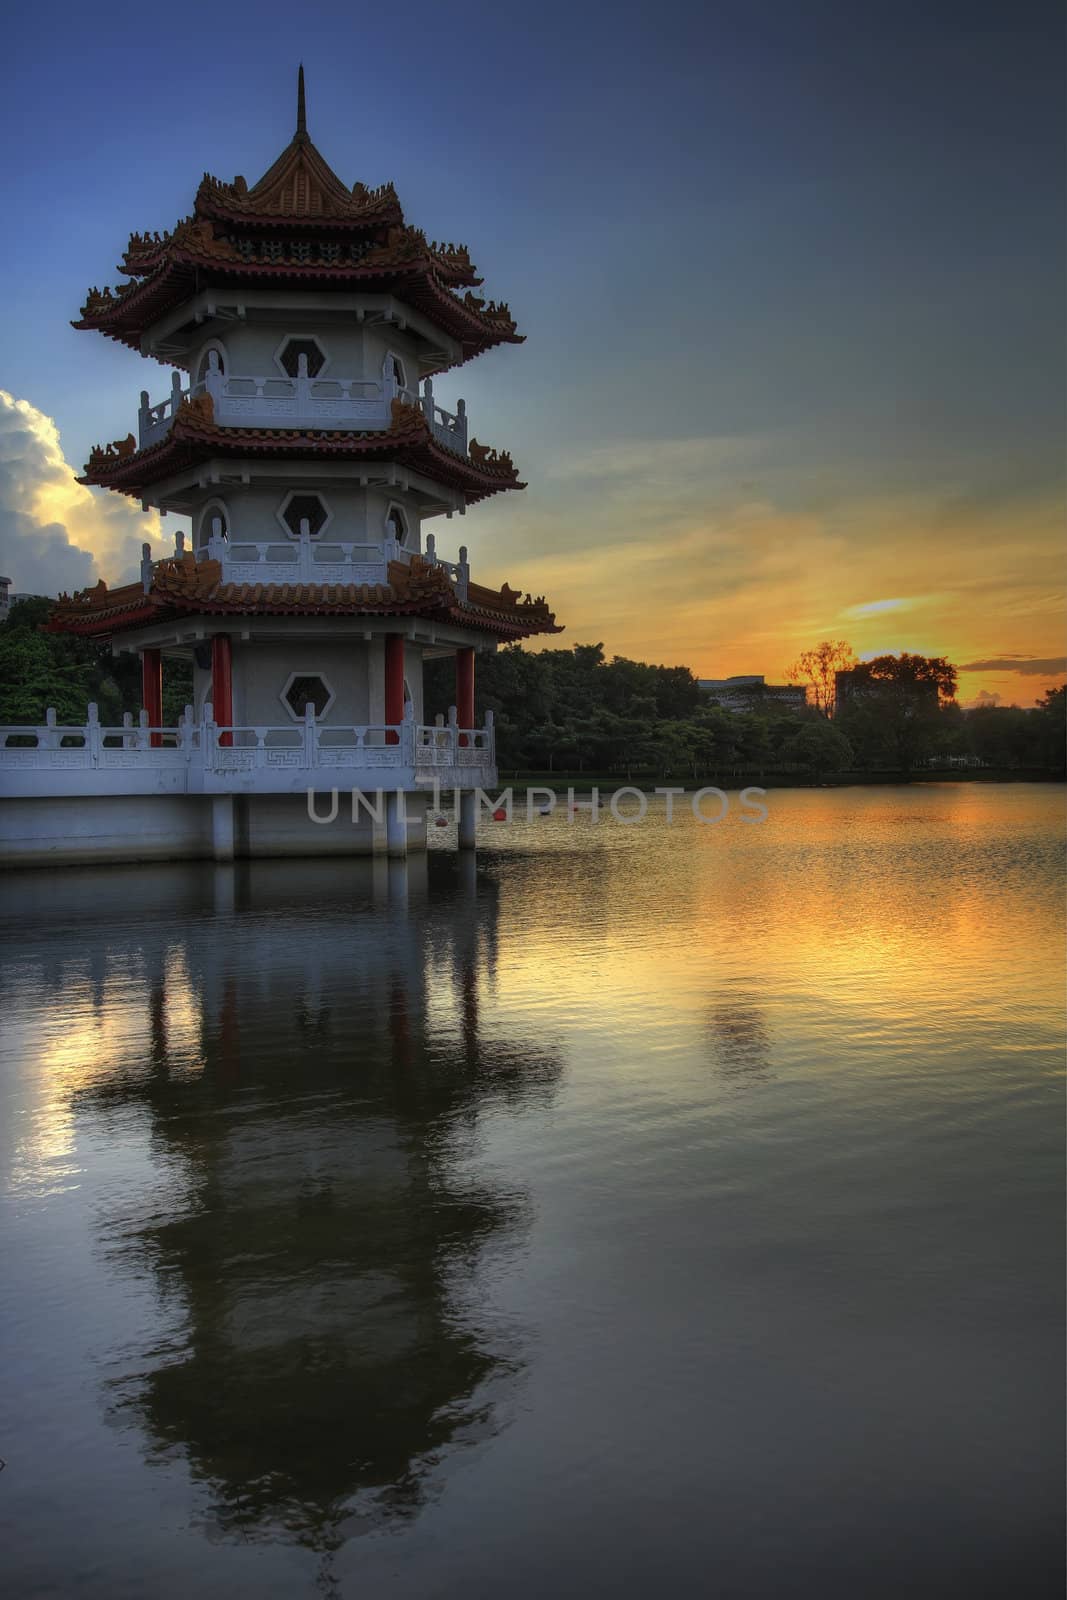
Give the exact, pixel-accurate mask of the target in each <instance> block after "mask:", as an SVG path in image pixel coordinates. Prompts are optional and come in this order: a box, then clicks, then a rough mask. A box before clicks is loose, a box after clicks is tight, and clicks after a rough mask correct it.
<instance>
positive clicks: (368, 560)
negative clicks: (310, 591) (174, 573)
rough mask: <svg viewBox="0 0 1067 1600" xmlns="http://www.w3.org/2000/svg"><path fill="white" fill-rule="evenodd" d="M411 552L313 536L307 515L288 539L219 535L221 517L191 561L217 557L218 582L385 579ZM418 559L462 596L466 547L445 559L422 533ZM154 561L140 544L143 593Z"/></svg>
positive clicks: (388, 543)
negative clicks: (392, 564) (438, 570)
mask: <svg viewBox="0 0 1067 1600" xmlns="http://www.w3.org/2000/svg"><path fill="white" fill-rule="evenodd" d="M184 553H185V534H184V533H183V532H182V531H180V530H179V531H178V532H177V533H176V534H175V536H174V555H175V558H176V559H178V560H180V559H181V558H182V556H183V555H184ZM412 554H413V552H412V551H411V550H408V549H405V547H404V546H403V545H401V544H400V543H399V541H398V540H396V539H393V538H388V539H383V540H382V542H381V543H380V544H368V543H358V542H356V541H354V540H348V539H321V540H320V539H315V538H313V537H312V535H311V529H310V524H309V523H308V520H307V518H306V517H305V518H302V519H301V522H300V533H299V534H298V536H297V537H296V538H289V539H269V540H262V541H258V540H254V539H231V538H229V537H228V536H227V535H226V534H224V533H223V528H222V519H221V517H215V518H214V519H213V520H212V527H211V533H210V535H209V536H208V538H207V539H206V541H205V542H204V543H203V544H202V545H201V546H200V547H199V549H198V550H197V551H196V559H197V561H208V560H210V561H217V562H218V563H219V564H220V566H221V567H222V581H223V583H330V584H346V583H352V584H359V583H370V584H374V583H388V581H389V563H390V562H391V561H403V562H410V561H411V558H412ZM424 559H425V560H427V561H429V562H430V563H431V564H432V565H433V566H437V567H442V568H443V569H444V570H445V572H447V573H448V576H449V577H450V578H451V579H452V581H453V583H454V584H455V586H456V594H457V596H458V597H459V599H460V600H466V598H467V593H468V586H469V584H470V562H469V560H468V559H467V547H466V545H460V547H459V560H458V561H448V560H446V559H445V558H444V557H442V556H439V555H438V554H437V545H436V541H435V539H434V536H433V534H432V533H430V534H427V536H426V550H425V556H424ZM156 565H157V563H156V562H155V561H154V560H153V558H152V548H151V546H150V545H147V544H145V545H142V546H141V582H142V583H143V585H144V589H145V593H146V594H147V593H148V590H149V589H150V588H151V584H152V575H153V573H154V571H155V568H156Z"/></svg>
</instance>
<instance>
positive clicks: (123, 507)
mask: <svg viewBox="0 0 1067 1600" xmlns="http://www.w3.org/2000/svg"><path fill="white" fill-rule="evenodd" d="M160 538H161V535H160V525H159V519H158V517H157V516H156V514H155V513H154V512H152V513H150V514H147V515H146V514H145V513H144V512H142V510H141V508H140V505H139V504H138V503H137V502H136V501H134V500H129V499H127V497H126V496H125V495H118V494H112V493H111V492H110V491H108V490H105V489H87V488H85V486H84V485H83V484H80V483H78V482H77V481H76V477H75V470H74V468H73V467H72V466H71V465H70V463H69V462H68V461H67V460H66V458H65V456H64V455H63V447H62V445H61V444H60V439H59V429H58V428H57V427H56V425H55V423H54V422H53V420H52V418H51V417H49V416H46V415H45V413H44V412H43V411H38V409H37V407H36V406H32V405H31V404H30V403H29V401H28V400H17V399H16V398H15V397H14V395H11V394H8V393H7V392H6V391H5V390H3V389H0V572H2V573H3V574H4V576H5V577H7V578H10V579H11V583H12V589H13V590H14V591H15V592H20V593H28V594H58V593H59V592H60V590H64V589H65V590H69V591H73V590H75V589H82V588H84V587H85V586H86V585H87V584H90V583H95V582H96V580H97V578H106V579H107V581H108V583H112V584H113V583H120V582H125V581H127V580H129V579H132V578H134V577H135V576H136V574H137V570H138V565H139V563H140V559H141V545H142V543H143V542H144V541H145V540H146V539H147V540H148V541H149V542H150V543H154V544H155V545H156V546H157V548H158V545H159V543H160Z"/></svg>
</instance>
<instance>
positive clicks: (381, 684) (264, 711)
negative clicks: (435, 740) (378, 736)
mask: <svg viewBox="0 0 1067 1600" xmlns="http://www.w3.org/2000/svg"><path fill="white" fill-rule="evenodd" d="M299 620H300V619H298V618H293V621H294V623H297V622H299ZM214 621H215V622H216V624H217V626H218V631H219V632H224V631H226V624H227V622H231V621H232V635H233V716H234V726H235V727H268V728H284V727H288V726H290V725H291V726H293V727H297V726H299V723H300V719H299V718H297V717H293V716H291V714H290V713H289V711H287V709H286V707H285V705H284V704H283V703H282V699H281V695H282V692H283V691H284V689H285V686H286V684H287V683H288V681H289V678H290V676H291V675H292V674H293V673H300V674H304V673H307V674H314V673H318V674H320V675H321V676H322V677H323V678H324V679H325V680H326V682H327V684H328V685H329V687H330V688H331V689H332V690H333V692H334V696H335V699H334V701H333V704H332V705H331V706H330V707H329V709H328V710H327V712H326V714H325V716H323V717H320V718H319V721H320V722H321V723H322V725H323V726H325V727H330V726H331V725H332V726H334V727H364V726H367V725H368V724H369V725H371V726H374V725H375V724H377V723H381V722H384V720H385V640H384V638H383V637H382V636H380V635H379V636H378V637H376V638H372V639H366V640H365V639H353V638H351V637H348V638H332V639H331V638H323V639H318V640H316V639H307V638H303V639H301V638H292V639H272V640H270V641H263V642H257V641H256V640H255V638H253V639H251V640H247V641H245V640H242V639H241V638H240V631H241V629H242V628H246V627H248V625H249V622H250V621H251V622H252V625H253V626H254V619H249V618H245V617H234V618H232V619H228V618H221V617H220V618H217V619H214ZM164 670H165V669H164ZM404 678H405V681H406V683H407V686H408V692H409V693H410V695H411V702H412V707H413V710H414V716H415V721H416V722H421V721H422V718H423V696H422V647H421V646H420V645H417V644H411V643H408V644H406V645H405V648H404ZM193 688H194V693H195V702H194V709H195V711H196V714H197V716H198V717H199V715H200V713H201V711H202V710H203V706H204V701H205V700H207V699H209V698H210V695H211V672H210V669H205V668H201V667H194V670H193Z"/></svg>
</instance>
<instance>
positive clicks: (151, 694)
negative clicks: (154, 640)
mask: <svg viewBox="0 0 1067 1600" xmlns="http://www.w3.org/2000/svg"><path fill="white" fill-rule="evenodd" d="M141 704H142V705H143V706H144V708H145V710H146V711H147V712H148V726H149V727H150V728H159V727H162V725H163V655H162V652H161V651H159V650H142V651H141ZM150 743H151V745H152V748H153V749H155V750H158V749H159V747H160V745H161V744H162V743H163V735H162V734H160V733H153V734H152V735H151V736H150Z"/></svg>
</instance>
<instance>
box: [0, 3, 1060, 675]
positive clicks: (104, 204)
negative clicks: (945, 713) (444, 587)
mask: <svg viewBox="0 0 1067 1600" xmlns="http://www.w3.org/2000/svg"><path fill="white" fill-rule="evenodd" d="M1062 34H1063V20H1062V12H1061V8H1060V7H1059V6H1054V5H1052V4H1047V5H1046V4H1034V3H1025V0H1024V3H1023V4H1021V5H1015V6H1012V7H1010V8H1009V7H1006V6H1004V5H996V6H994V5H986V4H967V5H964V4H938V3H937V0H933V3H931V4H926V5H916V4H910V3H906V0H899V3H896V4H892V5H887V4H879V3H875V4H864V5H854V4H818V3H814V4H778V3H775V4H771V3H759V0H756V3H751V4H745V5H721V4H710V5H704V6H696V5H685V4H677V3H672V0H667V3H665V4H658V5H655V6H653V5H651V4H645V5H625V4H623V5H609V4H602V3H600V0H595V3H592V4H587V5H583V4H571V5H554V4H549V5H543V6H540V7H538V8H537V9H536V10H533V9H527V8H521V9H520V8H518V7H508V6H505V7H500V6H499V5H497V6H487V5H480V4H472V5H464V6H462V7H455V6H444V5H427V4H424V3H422V0H417V3H409V4H408V5H406V6H405V7H403V8H402V9H401V8H392V7H390V8H386V7H378V8H369V7H362V8H351V7H348V6H339V5H333V4H330V5H312V6H310V7H308V8H306V9H302V10H300V11H297V10H296V9H295V8H293V7H291V6H285V7H283V6H281V5H276V4H273V3H270V0H268V3H265V4H260V5H256V6H250V5H244V4H238V5H236V6H230V7H227V8H225V9H224V8H216V7H208V6H206V5H199V4H195V3H193V4H185V5H183V6H182V7H180V8H178V7H162V6H154V7H153V6H150V5H140V6H137V7H133V6H128V5H122V4H120V5H118V6H114V7H109V8H107V9H106V10H105V11H104V12H99V13H86V12H85V11H83V10H82V9H81V8H79V9H77V10H75V9H74V8H73V7H72V6H62V5H55V4H49V3H45V4H41V5H36V6H34V7H33V8H28V9H27V10H26V11H25V12H24V13H22V14H21V15H20V17H19V22H18V32H17V36H16V37H15V39H14V40H13V42H12V47H11V49H10V52H9V54H8V57H7V61H6V68H5V69H6V77H7V83H6V85H5V93H4V96H3V100H2V102H0V106H2V116H3V119H4V121H5V122H6V123H7V127H6V128H5V130H4V131H5V136H6V141H7V148H8V151H9V160H8V163H7V177H6V187H7V191H8V193H7V196H6V213H7V216H8V219H9V229H8V248H7V250H6V252H5V255H4V259H3V262H2V272H3V278H4V283H3V292H4V304H5V307H6V309H7V323H6V329H5V332H6V339H5V360H4V366H3V370H2V372H0V385H2V387H3V388H4V389H5V390H6V391H7V392H8V393H9V394H10V395H12V396H13V397H15V399H16V400H19V401H24V402H28V403H29V406H30V407H31V408H34V409H35V411H36V412H39V413H41V414H42V415H43V417H45V418H50V419H52V420H53V421H54V423H55V424H56V426H57V427H58V430H59V439H60V448H61V451H62V455H63V458H64V459H65V460H66V461H67V462H69V463H73V464H74V465H75V466H78V465H80V463H81V462H82V461H84V459H85V458H86V455H87V453H88V449H89V447H90V445H91V444H93V443H95V442H96V441H97V440H98V439H105V438H114V437H119V436H120V435H123V434H125V433H126V432H127V431H128V430H129V429H130V428H131V427H132V426H133V413H134V411H135V409H136V404H137V395H138V392H139V390H140V389H141V388H142V387H143V386H145V385H146V384H147V386H148V387H149V388H150V390H151V392H152V394H153V397H155V396H157V395H158V396H162V395H163V394H164V393H165V391H166V388H167V384H168V379H167V374H166V372H165V371H164V369H162V368H160V367H157V366H156V365H155V364H154V363H153V364H152V365H151V367H149V366H148V365H147V364H146V363H142V362H141V361H140V360H139V359H138V358H137V357H136V356H135V355H133V354H132V353H131V352H128V351H124V350H122V349H120V348H118V347H117V346H114V345H112V344H110V343H109V342H107V341H105V340H102V339H100V338H98V337H94V336H91V335H88V334H76V333H74V332H73V330H71V329H70V327H69V320H70V318H71V317H73V316H76V315H77V311H78V307H79V305H80V304H81V302H82V299H83V298H84V293H85V290H86V288H87V287H88V285H89V284H91V283H96V284H102V283H104V282H112V283H113V282H115V281H116V279H117V273H116V271H115V263H116V262H117V260H118V259H119V256H120V255H121V252H122V248H123V246H124V244H125V241H126V238H127V236H128V234H129V232H130V231H131V230H133V229H135V228H136V229H150V228H157V227H158V228H165V227H169V226H171V225H173V223H174V222H175V221H176V220H177V219H178V218H179V217H180V216H182V215H184V214H186V213H187V212H188V210H189V209H190V207H191V203H192V198H193V194H194V192H195V189H196V185H197V183H198V181H199V178H200V176H201V174H202V173H203V172H204V171H205V170H208V171H211V172H213V173H215V174H216V175H218V176H221V177H224V178H232V177H233V175H234V174H235V173H238V172H240V173H243V174H244V175H245V176H246V177H247V178H248V179H249V181H254V180H255V178H257V177H258V176H259V175H260V174H261V173H262V171H263V170H264V169H265V168H266V167H267V166H268V165H269V164H270V162H271V161H272V160H273V158H274V157H275V156H276V155H277V154H278V152H279V151H280V149H281V148H282V147H283V145H284V144H285V143H286V142H287V140H288V139H289V137H290V135H291V133H292V127H293V122H294V100H295V70H296V64H297V62H298V61H299V60H302V61H303V62H304V65H305V70H306V73H307V79H308V107H309V129H310V132H311V135H312V138H313V139H314V140H315V142H316V144H317V145H318V147H319V148H320V150H321V151H322V152H323V154H324V155H325V156H326V158H327V160H328V161H330V163H331V164H332V165H333V166H334V168H335V169H336V170H337V171H338V172H339V173H340V175H341V176H342V177H344V178H345V179H346V181H348V182H352V181H353V180H355V179H356V178H360V179H362V180H363V181H365V182H367V183H369V184H374V183H378V182H381V181H383V180H384V179H392V181H393V182H394V183H395V184H396V186H397V189H398V191H399V194H400V198H401V201H402V203H403V205H404V208H405V211H406V213H407V216H408V219H409V220H410V221H412V222H414V223H416V224H417V225H419V226H421V227H423V228H424V229H425V230H426V232H427V234H428V235H430V236H431V237H438V238H448V239H456V240H461V241H464V242H466V243H468V244H469V245H470V247H471V251H472V255H473V257H474V259H475V261H476V262H477V263H478V265H479V267H480V268H481V270H482V271H483V272H484V274H485V278H486V287H487V290H488V292H490V293H492V294H495V295H498V296H502V297H503V298H506V299H508V300H509V301H510V303H511V306H512V310H513V311H514V313H515V314H516V315H517V317H518V319H519V323H520V327H521V328H522V329H523V331H524V332H526V333H527V335H528V342H527V343H526V344H525V345H524V346H521V347H519V348H517V349H508V350H502V351H498V352H494V353H491V354H490V355H489V356H487V357H483V358H481V359H480V360H479V361H478V362H476V363H474V364H472V365H471V366H470V367H469V368H467V369H464V370H463V371H461V372H460V373H457V374H453V375H450V376H449V378H448V379H447V380H444V381H443V382H442V383H441V384H440V385H439V387H440V389H441V392H442V397H443V398H446V399H447V398H449V397H450V396H454V395H458V394H463V395H465V397H466V398H467V401H468V406H469V409H470V412H471V416H472V424H473V427H474V431H475V432H476V433H477V434H478V435H479V436H480V437H482V438H486V439H488V440H489V442H491V443H494V444H499V445H503V446H506V447H508V448H510V449H511V450H512V451H513V453H514V454H515V456H516V459H517V460H518V461H519V463H520V465H521V466H522V468H523V471H524V475H526V476H528V477H529V480H530V489H529V490H528V491H527V493H526V495H525V496H522V497H513V498H512V499H511V500H510V501H509V502H508V503H505V504H500V505H497V504H491V505H489V506H486V507H483V508H479V509H478V510H477V511H476V512H475V513H473V514H472V515H471V517H469V518H468V519H467V521H466V524H465V528H464V534H465V536H466V537H467V538H468V540H469V543H470V545H471V550H472V558H473V559H474V561H475V563H476V567H477V570H478V572H479V575H484V576H485V577H486V578H489V579H494V580H496V579H504V578H506V579H508V580H509V581H511V582H516V581H518V582H521V584H522V586H523V587H535V588H536V589H537V590H538V591H541V590H547V591H548V593H549V595H550V598H551V599H552V600H553V601H554V603H555V604H556V605H557V607H558V609H559V612H560V615H561V618H562V619H563V620H564V621H565V622H567V623H568V633H567V634H566V635H565V636H564V639H570V640H579V639H581V640H588V639H592V638H601V639H604V641H605V643H606V644H607V647H608V649H609V650H619V651H621V652H625V653H627V654H631V655H643V656H645V657H647V658H649V659H657V660H680V661H685V662H687V663H688V664H691V665H693V666H694V667H696V668H697V669H698V670H699V671H701V672H702V673H706V674H709V675H710V674H712V673H718V672H720V671H746V670H752V671H758V670H765V671H767V672H768V674H769V675H775V674H777V673H779V672H780V671H781V670H782V668H783V667H784V665H785V664H787V662H788V661H789V660H791V659H792V658H793V657H794V656H795V655H796V654H797V653H798V650H799V649H800V648H803V647H804V645H806V644H808V643H812V642H815V640H816V639H817V638H819V637H824V636H826V635H827V634H830V635H832V636H845V637H853V638H854V642H855V643H856V645H857V648H859V649H862V650H863V651H864V653H868V652H869V651H871V650H876V649H882V648H885V649H894V648H924V649H927V650H931V651H933V650H937V652H938V653H940V652H941V651H942V650H945V651H948V652H949V653H954V657H955V659H958V660H960V661H961V662H964V658H968V659H970V658H973V659H974V660H981V661H983V662H990V661H1003V662H1005V663H1010V662H1012V661H1015V662H1026V661H1027V660H1030V659H1034V660H1037V659H1046V658H1055V657H1057V656H1059V655H1060V654H1062V650H1063V636H1062V626H1061V615H1062V587H1063V573H1062V565H1061V559H1060V556H1059V551H1058V541H1057V538H1056V534H1055V528H1056V525H1057V519H1058V516H1059V508H1060V503H1061V495H1062V487H1061V477H1062V444H1061V440H1062V429H1063V362H1062V355H1061V353H1060V352H1061V341H1062V334H1063V311H1062V304H1061V292H1062V291H1061V283H1062V265H1063V210H1064V208H1063V193H1062V186H1063V171H1062V153H1061V152H1062V140H1063V90H1062V85H1061V77H1062V57H1063V38H1062ZM23 415H24V414H23ZM31 431H32V430H31ZM24 432H25V428H21V431H20V429H19V428H16V429H15V433H16V434H17V435H18V437H19V438H20V439H21V437H22V433H24ZM20 448H22V445H20V444H17V443H16V444H14V445H12V446H11V447H10V450H14V451H15V452H16V453H17V451H18V449H20ZM10 450H9V454H10ZM31 453H32V451H31ZM26 470H27V471H29V470H30V468H29V467H27V469H26ZM50 470H58V469H56V468H55V463H54V461H53V463H52V469H50ZM25 475H26V474H25V473H23V474H22V476H23V478H24V477H25ZM16 476H18V474H16ZM28 506H29V502H28V501H27V500H26V499H25V496H23V499H22V501H20V502H19V503H18V505H17V506H15V507H14V514H15V516H16V520H17V522H18V535H19V539H18V540H17V541H16V542H15V544H14V546H10V534H9V548H10V553H8V552H7V551H5V552H4V553H3V554H2V555H0V561H2V562H3V563H4V570H5V571H10V570H11V566H12V563H13V562H14V561H17V559H18V554H19V551H21V550H24V549H25V544H24V542H20V541H24V540H25V538H26V537H27V536H32V528H33V519H34V516H35V515H36V516H37V517H38V520H40V512H39V508H38V511H37V512H34V511H32V509H28ZM54 509H55V508H54V507H52V510H53V511H54ZM115 515H116V513H114V512H111V513H109V520H110V524H111V525H112V526H113V525H114V522H115ZM64 516H65V513H64V514H63V515H61V516H59V517H58V518H57V517H55V516H53V515H51V513H49V526H51V525H52V524H57V525H58V526H59V527H61V528H65V529H66V535H67V538H68V540H69V541H70V542H72V543H74V544H76V545H77V547H78V549H80V550H83V551H86V552H87V554H88V556H90V557H93V558H94V559H96V558H99V559H102V560H104V559H106V557H107V556H108V555H109V554H110V555H111V557H112V559H114V558H115V557H114V551H113V549H112V545H111V544H109V543H108V542H107V539H106V538H103V539H102V541H101V540H96V541H95V542H94V535H93V532H92V527H91V523H92V516H91V513H90V511H89V509H88V506H86V508H84V509H83V510H82V511H81V512H79V515H78V517H77V519H76V520H77V527H73V526H72V525H71V522H70V519H69V518H68V519H67V520H66V521H64ZM27 517H29V522H28V523H27V521H26V518H27ZM453 526H454V525H453ZM131 527H132V523H131ZM138 531H139V530H138ZM450 531H451V530H450ZM49 563H51V564H50V565H48V566H47V571H48V572H52V571H53V570H54V571H55V572H56V573H57V576H56V583H58V582H60V581H64V582H65V581H68V579H69V580H70V581H73V578H71V577H70V572H73V567H74V566H75V565H77V563H76V562H75V561H74V557H73V556H71V557H70V558H69V560H68V561H67V563H66V566H63V563H62V562H60V563H59V566H56V565H55V562H54V561H53V559H52V557H51V556H49ZM60 567H63V570H62V572H60ZM68 568H69V569H70V572H68V570H67V569H68ZM36 570H37V568H36V567H34V571H36ZM114 575H115V576H118V574H117V573H115V574H114ZM11 576H13V577H14V578H15V581H16V585H17V586H19V587H22V586H25V583H24V581H22V580H20V577H19V573H18V572H17V571H11ZM891 580H895V581H891ZM39 581H44V580H43V579H41V580H39ZM885 599H892V600H894V601H899V602H900V606H899V607H898V609H897V610H893V609H889V610H888V611H886V610H885V609H877V603H878V602H880V601H882V600H885ZM868 606H869V607H875V609H872V610H871V611H870V612H869V613H867V614H866V615H861V616H859V617H857V608H859V609H860V610H861V611H862V608H864V607H868ZM850 627H851V632H850V631H849V629H850ZM811 633H813V634H814V637H813V638H812V637H809V634H811ZM994 680H996V681H994ZM1035 682H1036V678H1035V675H1034V674H1033V673H1030V674H1026V673H1025V672H1024V673H1022V674H1020V673H1018V672H1017V671H1014V670H1013V669H1012V668H1011V667H1010V666H1005V668H1004V670H1003V671H1002V672H1000V673H999V674H998V673H994V672H991V671H990V670H988V669H986V670H985V671H984V674H983V675H982V677H981V683H979V681H978V678H977V677H976V678H975V681H974V683H973V684H970V685H969V688H970V689H971V690H973V691H975V692H977V691H978V689H980V688H981V689H984V690H985V692H987V693H988V692H999V693H1001V694H1002V697H1003V698H1018V699H1021V700H1022V701H1025V700H1027V699H1029V698H1031V697H1032V692H1033V688H1034V683H1035Z"/></svg>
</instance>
